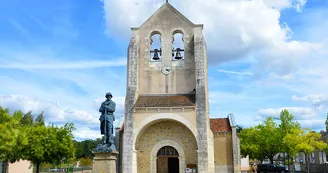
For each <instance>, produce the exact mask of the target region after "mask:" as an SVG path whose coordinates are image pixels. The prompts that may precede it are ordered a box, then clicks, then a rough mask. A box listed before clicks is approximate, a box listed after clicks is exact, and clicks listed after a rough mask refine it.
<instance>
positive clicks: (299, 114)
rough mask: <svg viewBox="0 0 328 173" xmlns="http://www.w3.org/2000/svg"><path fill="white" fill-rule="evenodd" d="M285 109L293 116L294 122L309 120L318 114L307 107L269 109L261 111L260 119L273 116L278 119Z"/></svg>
mask: <svg viewBox="0 0 328 173" xmlns="http://www.w3.org/2000/svg"><path fill="white" fill-rule="evenodd" d="M283 109H287V110H288V111H289V112H290V113H291V114H292V115H293V116H294V120H309V119H311V118H314V117H315V116H316V113H315V112H314V111H313V109H311V108H305V107H281V108H267V109H260V110H259V116H257V119H259V118H262V119H263V118H267V117H269V116H273V117H276V118H278V117H279V116H280V112H281V111H282V110H283Z"/></svg>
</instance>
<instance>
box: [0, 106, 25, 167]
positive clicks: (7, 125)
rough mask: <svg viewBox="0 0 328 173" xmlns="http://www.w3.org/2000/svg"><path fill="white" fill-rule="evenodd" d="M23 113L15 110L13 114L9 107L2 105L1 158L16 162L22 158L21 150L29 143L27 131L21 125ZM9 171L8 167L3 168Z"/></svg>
mask: <svg viewBox="0 0 328 173" xmlns="http://www.w3.org/2000/svg"><path fill="white" fill-rule="evenodd" d="M22 115H23V113H22V112H20V111H15V112H14V113H13V115H11V114H10V113H9V110H8V109H3V108H2V107H0V131H1V133H0V160H2V161H3V162H15V161H17V160H19V159H21V158H22V153H21V152H20V151H21V150H22V149H23V148H24V147H25V146H26V145H27V138H26V133H25V131H24V130H22V127H20V126H19V124H20V121H21V119H22ZM3 169H4V170H3V172H7V168H3Z"/></svg>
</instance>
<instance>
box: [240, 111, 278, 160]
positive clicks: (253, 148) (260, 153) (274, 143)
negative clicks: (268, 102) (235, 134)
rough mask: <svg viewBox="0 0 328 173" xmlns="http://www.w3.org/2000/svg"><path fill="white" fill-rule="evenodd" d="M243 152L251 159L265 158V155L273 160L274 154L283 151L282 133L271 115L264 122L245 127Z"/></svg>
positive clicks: (241, 135)
mask: <svg viewBox="0 0 328 173" xmlns="http://www.w3.org/2000/svg"><path fill="white" fill-rule="evenodd" d="M239 137H240V143H241V146H240V147H241V153H242V155H244V156H246V155H249V156H250V158H251V159H258V160H260V161H262V160H264V158H265V157H268V158H269V159H270V162H271V163H272V162H273V156H274V155H275V154H277V153H278V152H280V151H281V148H282V144H281V135H280V131H279V130H278V126H277V124H276V123H275V122H274V121H273V119H272V118H271V117H269V118H267V119H266V120H265V121H264V122H263V124H259V125H257V126H254V127H251V128H245V129H243V130H242V131H241V133H240V135H239Z"/></svg>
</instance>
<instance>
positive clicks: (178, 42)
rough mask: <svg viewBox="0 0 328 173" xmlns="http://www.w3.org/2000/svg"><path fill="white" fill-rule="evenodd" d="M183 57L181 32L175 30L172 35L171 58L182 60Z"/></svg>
mask: <svg viewBox="0 0 328 173" xmlns="http://www.w3.org/2000/svg"><path fill="white" fill-rule="evenodd" d="M183 59H184V42H183V34H182V33H180V32H177V33H175V34H174V35H173V44H172V60H183Z"/></svg>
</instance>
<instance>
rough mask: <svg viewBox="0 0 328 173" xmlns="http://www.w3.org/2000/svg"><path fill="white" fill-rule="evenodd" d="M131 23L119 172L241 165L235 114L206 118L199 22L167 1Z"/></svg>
mask: <svg viewBox="0 0 328 173" xmlns="http://www.w3.org/2000/svg"><path fill="white" fill-rule="evenodd" d="M131 30H132V36H131V40H130V43H129V47H128V69H127V94H126V100H125V120H124V125H123V127H122V128H121V130H120V134H119V135H117V136H121V139H120V140H119V141H120V146H119V147H118V148H119V151H120V156H119V164H118V165H119V166H118V167H119V171H120V172H123V173H156V172H157V173H167V172H170V173H182V172H196V171H197V172H198V173H214V172H217V173H228V172H229V173H230V172H234V173H238V172H240V151H239V139H238V137H237V133H236V124H235V121H234V117H233V115H232V114H230V115H228V116H227V117H226V118H216V119H210V117H209V103H208V100H209V99H208V98H209V97H208V95H209V93H208V79H207V56H206V43H205V40H204V37H203V33H202V30H203V25H201V24H194V23H192V22H191V21H190V20H188V19H187V18H186V17H185V16H183V15H182V14H181V13H180V12H179V11H177V10H176V9H175V8H174V7H173V6H172V5H170V4H169V3H168V2H166V3H165V4H163V5H162V6H161V7H160V8H159V9H158V10H157V11H156V12H155V13H154V14H153V15H152V16H151V17H150V18H149V19H148V20H147V21H146V22H145V23H143V24H142V25H141V26H140V27H139V28H132V29H131ZM176 35H181V36H182V38H180V39H173V38H176ZM156 38H158V40H157V41H158V43H159V44H158V45H156V44H155V43H156V40H155V39H156ZM179 41H180V42H182V44H181V45H180V47H178V46H179V45H177V44H176V43H177V42H179Z"/></svg>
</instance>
